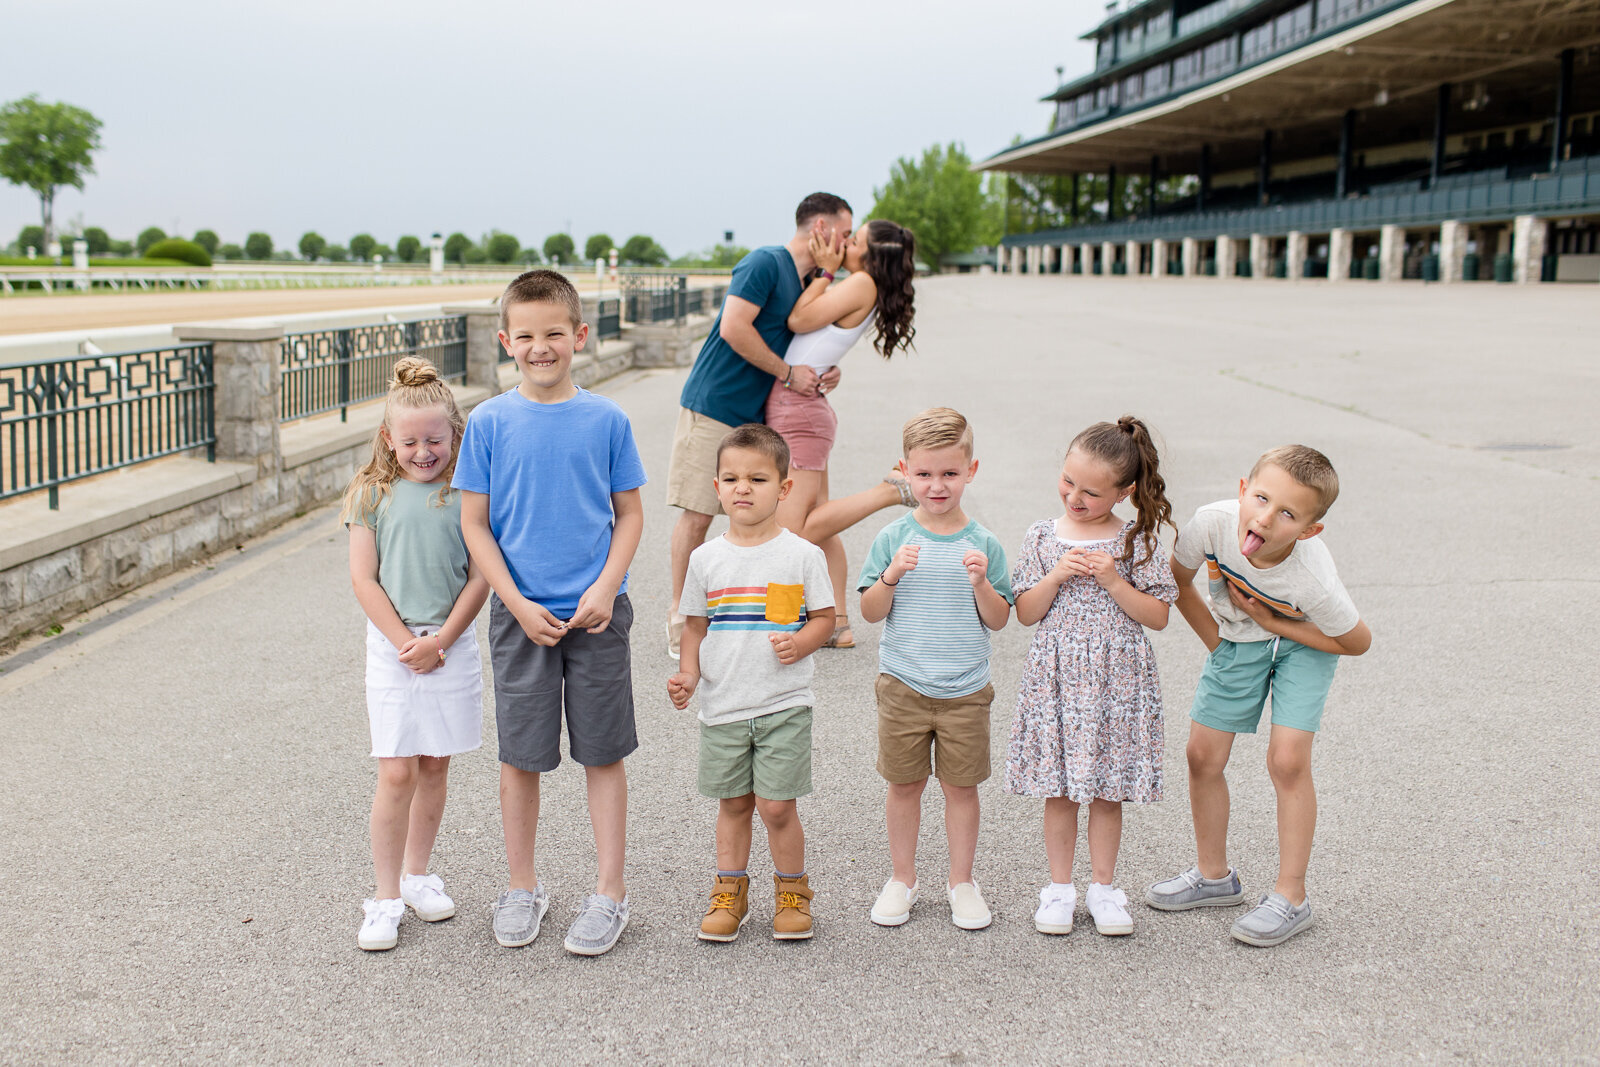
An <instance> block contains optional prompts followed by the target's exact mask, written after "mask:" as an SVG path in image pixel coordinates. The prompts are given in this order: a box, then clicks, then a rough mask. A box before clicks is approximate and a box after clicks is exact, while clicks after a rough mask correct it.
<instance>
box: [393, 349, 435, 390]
mask: <svg viewBox="0 0 1600 1067" xmlns="http://www.w3.org/2000/svg"><path fill="white" fill-rule="evenodd" d="M438 380H439V368H437V367H435V366H434V365H433V364H432V363H429V362H428V361H427V360H425V359H423V358H421V357H420V356H406V357H405V358H404V359H402V360H400V361H399V362H398V363H396V364H395V365H394V381H393V383H392V384H393V385H400V386H407V387H411V386H418V385H429V384H431V383H433V382H436V381H438Z"/></svg>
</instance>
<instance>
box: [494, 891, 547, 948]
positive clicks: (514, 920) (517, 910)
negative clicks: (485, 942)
mask: <svg viewBox="0 0 1600 1067" xmlns="http://www.w3.org/2000/svg"><path fill="white" fill-rule="evenodd" d="M549 907H550V894H549V893H546V892H545V890H544V886H542V885H541V886H538V887H536V888H534V889H532V890H528V889H508V890H506V891H505V892H504V893H501V894H500V899H499V900H497V901H495V904H494V939H495V940H496V941H498V942H500V944H502V945H504V946H505V947H506V948H518V947H520V946H522V945H526V944H529V943H531V942H532V941H533V939H534V938H536V937H538V936H539V921H540V920H541V919H543V918H544V913H545V910H546V909H548V908H549Z"/></svg>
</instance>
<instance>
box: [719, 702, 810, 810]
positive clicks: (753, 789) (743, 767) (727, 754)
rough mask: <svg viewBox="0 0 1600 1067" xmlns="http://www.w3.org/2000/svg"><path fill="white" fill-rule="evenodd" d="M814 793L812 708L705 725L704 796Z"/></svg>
mask: <svg viewBox="0 0 1600 1067" xmlns="http://www.w3.org/2000/svg"><path fill="white" fill-rule="evenodd" d="M810 792H811V709H810V708H808V707H804V706H802V707H798V708H789V709H787V710H785V711H774V712H772V713H771V714H770V715H759V716H757V717H756V718H754V719H745V720H743V721H741V722H730V723H724V724H722V725H721V726H707V725H706V724H705V723H701V724H700V794H701V795H702V796H708V797H713V798H715V799H717V800H731V799H733V798H734V797H742V796H745V795H746V794H749V793H754V794H755V795H756V796H758V797H760V798H762V799H763V800H794V799H795V798H797V797H803V796H806V795H807V794H808V793H810Z"/></svg>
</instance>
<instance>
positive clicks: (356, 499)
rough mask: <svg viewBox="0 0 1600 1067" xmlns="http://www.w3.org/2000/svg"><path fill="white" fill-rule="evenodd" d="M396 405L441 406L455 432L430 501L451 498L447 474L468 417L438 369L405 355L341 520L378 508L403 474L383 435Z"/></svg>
mask: <svg viewBox="0 0 1600 1067" xmlns="http://www.w3.org/2000/svg"><path fill="white" fill-rule="evenodd" d="M397 407H400V408H413V409H416V408H431V407H441V408H443V409H444V411H445V417H446V418H448V419H449V420H450V428H451V430H452V431H454V432H453V433H452V434H451V435H450V436H451V446H450V462H449V464H448V465H446V467H445V469H444V471H443V473H441V474H440V475H439V477H438V478H437V479H436V482H437V483H438V486H439V488H438V491H437V494H436V497H435V499H434V501H433V503H434V506H435V507H443V506H444V504H445V502H446V501H448V500H449V499H450V477H451V475H453V474H455V471H456V457H457V456H459V455H460V454H461V434H462V432H463V431H464V430H465V429H466V427H467V420H466V419H464V418H462V416H461V409H460V408H459V407H457V406H456V397H455V394H454V393H452V392H451V391H450V387H449V386H448V385H446V384H445V383H444V380H443V379H442V378H440V377H439V368H438V367H435V366H434V365H433V364H432V363H429V362H428V361H427V360H425V359H423V358H421V357H420V356H406V357H405V358H404V359H402V360H400V361H399V362H398V363H396V364H395V365H394V377H393V378H390V379H389V395H388V396H386V397H385V398H384V401H383V422H382V423H381V424H380V425H379V427H378V429H377V431H376V432H374V433H373V435H372V458H371V459H369V460H367V462H366V464H365V465H364V466H363V467H362V468H361V469H360V470H358V471H356V475H355V477H354V478H351V479H350V486H349V488H347V489H346V490H345V491H344V501H343V503H342V504H341V505H340V508H339V521H340V522H341V523H349V522H352V521H354V520H356V519H359V518H360V517H361V515H362V514H363V513H364V512H367V511H371V510H372V509H373V508H375V507H377V506H378V502H379V501H380V500H382V499H383V497H384V494H386V493H388V492H389V487H390V486H391V485H393V484H394V483H395V480H396V479H397V478H400V477H402V476H403V475H402V472H401V470H400V461H399V460H398V459H396V458H395V454H394V449H392V448H390V447H389V442H387V441H385V440H384V437H383V435H384V431H385V430H387V429H388V428H389V415H390V413H391V412H393V411H394V409H395V408H397Z"/></svg>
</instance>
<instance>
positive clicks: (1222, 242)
mask: <svg viewBox="0 0 1600 1067" xmlns="http://www.w3.org/2000/svg"><path fill="white" fill-rule="evenodd" d="M1238 259H1239V250H1238V248H1237V247H1236V246H1235V244H1234V240H1233V238H1232V237H1229V236H1228V235H1227V234H1221V235H1219V236H1218V237H1217V277H1219V278H1231V277H1233V272H1234V269H1235V268H1237V267H1238V265H1239V264H1238Z"/></svg>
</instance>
